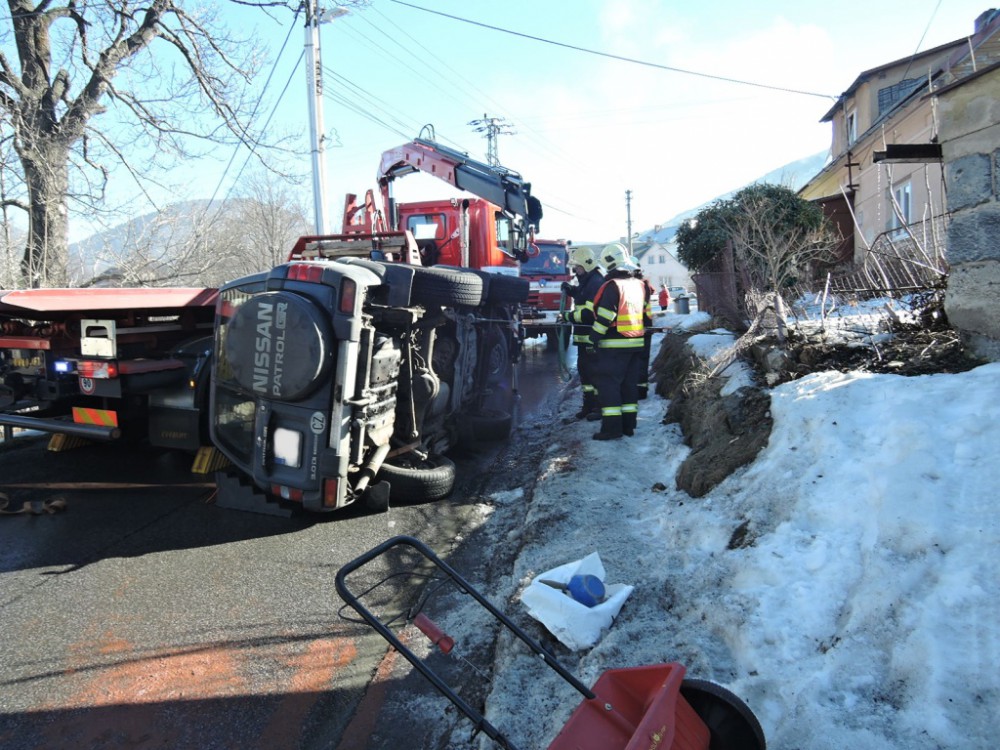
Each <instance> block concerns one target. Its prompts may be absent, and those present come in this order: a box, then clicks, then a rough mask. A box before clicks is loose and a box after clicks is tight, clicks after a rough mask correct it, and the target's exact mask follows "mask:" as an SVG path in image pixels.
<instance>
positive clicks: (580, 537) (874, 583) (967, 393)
mask: <svg viewBox="0 0 1000 750" xmlns="http://www.w3.org/2000/svg"><path fill="white" fill-rule="evenodd" d="M704 319H705V317H704V316H703V314H700V313H698V314H693V315H690V316H675V315H666V316H665V317H663V318H662V321H663V322H665V323H666V324H667V325H678V324H680V323H681V322H682V321H683V322H684V324H685V325H691V324H694V323H697V322H699V321H702V320H704ZM728 341H730V338H729V337H727V336H726V335H724V333H723V332H718V331H717V332H713V333H707V334H700V335H696V336H695V337H693V339H692V341H691V345H692V346H693V347H695V348H696V349H698V350H699V352H700V353H701V354H702V356H708V355H710V354H711V352H712V351H713V350H715V349H717V348H718V347H720V346H723V345H725V344H726V343H727V342H728ZM658 345H659V339H657V340H655V341H654V351H655V347H657V346H658ZM727 373H728V374H729V375H730V376H731V377H732V378H734V381H733V383H732V385H733V386H734V387H735V386H736V385H738V384H739V379H740V378H745V377H746V374H745V373H742V372H740V371H739V370H738V368H730V370H727ZM578 396H579V394H578V392H577V393H574V394H571V396H570V398H568V399H567V400H566V401H564V402H563V405H562V406H561V407H560V414H559V415H558V416H559V417H568V416H570V415H571V414H572V413H573V412H575V411H576V410H577V408H578V402H579V398H578ZM665 406H666V401H664V400H663V399H661V398H659V397H657V396H655V395H653V394H651V395H650V397H649V398H648V399H647V400H644V401H642V402H641V406H640V415H639V428H638V431H637V434H636V436H635V437H633V438H625V439H622V440H620V441H615V442H610V443H609V442H596V441H593V440H591V434H592V433H593V432H594V431H595V429H596V428H595V424H594V423H587V422H575V421H573V422H571V424H569V425H568V426H566V427H565V428H564V429H561V430H559V431H558V432H557V434H558V438H557V439H558V442H557V443H556V444H553V445H551V447H550V448H549V450H548V452H547V454H546V455H545V456H544V459H543V462H542V465H541V475H540V477H539V480H538V483H537V485H536V488H535V492H534V498H533V500H532V502H531V504H530V507H529V509H528V515H527V521H526V524H525V525H524V527H523V528H521V529H517V530H516V531H514V532H512V539H511V542H512V543H520V542H521V541H523V542H524V547H523V549H522V550H521V552H520V555H519V557H518V559H517V562H516V568H515V570H514V572H513V577H512V579H510V581H508V582H507V586H508V588H509V589H510V590H509V591H506V592H503V591H501V592H498V593H500V594H503V595H504V596H508V595H509V596H511V597H512V598H511V599H509V600H507V601H509V602H512V603H511V604H510V605H509V606H511V607H520V606H521V605H520V603H518V601H517V595H518V593H519V592H520V591H521V590H523V588H524V587H526V586H527V585H528V584H529V583H530V581H531V579H532V578H533V577H535V576H537V575H538V574H539V573H541V572H543V571H545V570H548V569H550V568H553V567H556V566H558V565H561V564H563V563H567V562H570V561H573V560H577V559H580V558H582V557H583V556H585V555H587V554H588V553H591V552H598V553H599V554H600V557H601V559H602V561H603V562H604V565H605V568H606V570H607V578H606V582H607V583H626V584H630V585H632V586H634V587H635V590H634V592H633V593H632V594H631V596H630V597H629V598H628V600H627V601H626V602H625V604H624V607H623V608H622V610H621V613H620V615H619V616H618V618H617V620H616V621H615V622H614V624H613V625H612V627H611V628H610V629H609V630H607V631H606V632H604V634H603V635H602V636H601V638H600V640H599V641H598V642H597V644H596V645H595V646H593V647H592V648H589V649H584V650H581V651H576V652H573V651H570V650H568V649H566V648H563V647H561V646H558V644H557V645H556V647H557V650H558V652H559V656H560V659H561V661H563V662H564V663H565V664H566V666H567V667H569V668H570V670H571V671H573V672H574V673H575V674H576V675H577V676H578V677H580V678H581V680H582V681H583V682H585V683H587V684H591V683H593V682H594V680H596V678H597V677H598V676H599V675H600V673H601V672H603V671H604V670H606V669H609V668H616V667H626V666H638V665H643V664H656V663H661V662H668V661H679V662H681V663H683V664H684V665H686V666H687V668H688V674H689V676H693V677H699V678H704V679H709V680H712V681H714V682H717V683H720V684H722V685H724V686H726V687H728V688H729V689H730V690H732V691H733V692H734V693H736V694H737V695H739V696H740V697H742V698H743V699H744V700H745V701H746V703H747V704H748V705H749V706H750V707H751V708H752V709H753V711H754V712H755V713H756V715H757V717H758V718H759V719H760V722H761V724H762V726H763V728H764V731H765V734H766V736H767V740H768V747H769V748H772V750H798V749H801V750H826V749H827V748H829V749H830V750H833V749H834V748H836V750H842V749H843V748H848V747H850V748H854V749H855V750H876V749H877V750H884V749H885V748H899V749H900V750H902V749H904V748H905V749H906V750H914V749H922V748H928V749H930V748H956V749H957V748H965V749H967V748H989V747H995V746H996V745H997V740H996V737H997V735H998V734H1000V669H998V664H1000V514H998V513H997V508H996V503H997V497H998V495H1000V363H995V364H989V365H984V366H981V367H979V368H977V369H975V370H972V371H970V372H966V373H962V374H953V375H929V376H921V377H913V378H905V377H901V376H893V375H872V374H865V373H849V374H842V373H837V372H827V373H820V374H815V375H811V376H808V377H805V378H802V379H801V380H798V381H795V382H792V383H788V384H785V385H782V386H779V387H777V388H775V389H774V390H773V391H772V415H773V418H774V427H773V432H772V435H771V439H770V442H769V444H768V446H767V447H766V448H765V449H764V450H763V451H762V452H761V453H760V455H759V456H758V457H757V459H756V461H755V462H754V463H752V464H751V465H749V466H747V467H745V468H743V469H740V470H739V471H737V472H736V473H735V474H734V475H732V476H731V477H729V478H728V479H727V480H726V481H725V482H723V483H722V484H721V485H719V486H718V487H716V488H715V489H714V490H713V491H712V492H711V493H709V494H708V495H706V496H705V497H702V498H698V499H694V498H691V497H690V496H688V495H687V494H686V493H684V492H683V491H679V490H677V489H675V484H674V475H675V473H676V471H677V468H678V466H679V465H680V463H681V462H682V461H683V459H684V457H685V456H686V455H687V453H688V450H689V449H688V448H687V447H686V446H685V445H684V442H683V439H682V436H681V433H680V430H679V428H678V426H677V425H664V424H662V416H663V413H664V409H665ZM493 501H494V502H495V503H497V504H498V505H499V506H503V505H504V504H507V503H523V502H524V499H523V497H522V496H520V495H519V493H518V492H516V491H515V492H510V493H502V494H499V495H497V496H495V497H494V498H493ZM500 512H502V510H501V511H500ZM487 523H488V521H487ZM495 593H497V592H495ZM538 628H540V626H538ZM536 631H538V629H537V628H536ZM539 632H540V631H539ZM579 701H580V698H579V695H578V694H577V693H576V692H575V691H573V690H572V689H571V688H569V687H568V686H566V685H565V684H564V683H563V682H562V681H561V680H560V678H559V677H558V676H557V675H556V673H555V672H553V671H552V670H551V669H549V668H548V667H546V666H545V665H544V664H543V663H541V662H540V660H539V659H538V658H537V657H534V656H532V655H530V654H529V653H528V652H527V650H526V649H525V648H523V646H521V645H520V644H518V643H516V642H513V641H512V640H511V639H507V638H502V639H501V648H500V655H499V659H498V662H497V664H496V671H495V672H494V681H493V690H492V693H491V695H490V698H489V700H488V708H487V718H488V719H490V721H492V722H493V723H494V724H496V725H498V726H499V727H500V728H501V729H503V730H504V731H505V732H506V733H507V734H508V735H509V736H510V738H511V739H512V740H513V741H514V742H515V743H516V744H517V745H518V746H519V747H522V748H543V747H545V746H546V745H547V744H548V743H549V742H550V741H551V739H552V738H553V737H554V736H555V734H556V733H557V732H558V731H559V729H560V728H561V727H562V726H563V724H564V723H565V722H566V720H567V718H568V717H569V714H570V713H571V712H572V709H573V708H574V707H575V706H576V705H577V704H578V703H579ZM491 746H492V744H491V742H490V741H488V740H486V739H485V738H483V742H482V747H484V748H485V747H491Z"/></svg>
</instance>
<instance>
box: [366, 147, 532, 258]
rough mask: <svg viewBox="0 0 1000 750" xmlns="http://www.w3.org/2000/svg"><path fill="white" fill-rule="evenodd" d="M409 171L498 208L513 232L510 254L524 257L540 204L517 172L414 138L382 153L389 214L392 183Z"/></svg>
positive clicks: (381, 181) (382, 187) (392, 218)
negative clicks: (433, 179)
mask: <svg viewBox="0 0 1000 750" xmlns="http://www.w3.org/2000/svg"><path fill="white" fill-rule="evenodd" d="M412 172H424V173H425V174H429V175H432V176H434V177H437V178H438V179H441V180H444V181H445V182H447V183H449V184H450V185H453V186H454V187H456V188H458V189H460V190H465V191H467V192H469V193H472V194H473V195H476V196H478V197H480V198H483V199H485V200H488V201H489V202H490V203H493V204H494V205H496V206H499V207H500V209H501V211H502V212H503V214H504V216H506V217H507V218H508V219H510V220H511V222H512V228H513V229H514V236H515V240H514V242H513V243H512V247H511V248H510V251H511V254H512V255H513V256H514V257H515V258H518V259H519V260H524V259H525V258H526V257H527V255H528V249H529V246H530V235H532V234H533V232H534V231H535V230H537V229H538V224H539V222H540V221H541V218H542V204H541V202H540V201H539V200H538V199H537V198H535V197H533V196H532V195H531V184H530V183H527V182H525V181H524V180H523V179H522V178H521V175H519V174H518V173H517V172H513V171H511V170H509V169H505V168H503V167H493V166H490V165H489V164H486V163H484V162H480V161H476V160H475V159H471V158H470V157H469V156H468V155H467V154H463V153H461V152H459V151H456V150H454V149H451V148H448V147H446V146H442V145H441V144H439V143H436V142H434V141H431V140H427V139H424V138H417V139H415V140H413V141H411V142H410V143H407V144H404V145H402V146H398V147H396V148H394V149H390V150H389V151H386V152H385V153H383V154H382V163H381V164H380V165H379V171H378V185H379V190H380V191H381V193H382V200H383V204H384V205H385V206H386V207H387V209H388V210H389V211H390V212H394V211H395V204H394V201H393V198H392V183H393V181H394V180H395V179H396V178H397V177H402V176H404V175H407V174H410V173H412ZM389 221H390V225H391V226H395V225H396V217H395V216H393V215H390V217H389Z"/></svg>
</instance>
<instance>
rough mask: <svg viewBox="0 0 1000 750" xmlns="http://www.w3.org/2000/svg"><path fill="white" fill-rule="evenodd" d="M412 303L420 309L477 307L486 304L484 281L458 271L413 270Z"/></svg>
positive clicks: (437, 269)
mask: <svg viewBox="0 0 1000 750" xmlns="http://www.w3.org/2000/svg"><path fill="white" fill-rule="evenodd" d="M410 299H411V301H412V302H414V303H416V304H418V305H442V306H449V305H459V306H464V307H478V306H479V305H481V304H482V303H483V280H482V279H480V278H479V277H478V276H476V275H475V274H473V273H468V272H466V271H460V270H457V269H451V268H437V267H430V268H422V267H419V266H414V267H413V287H412V289H411V291H410Z"/></svg>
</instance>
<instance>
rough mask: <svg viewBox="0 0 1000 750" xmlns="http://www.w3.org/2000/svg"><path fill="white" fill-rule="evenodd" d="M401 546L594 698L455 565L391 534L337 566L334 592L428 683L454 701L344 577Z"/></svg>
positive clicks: (473, 715) (415, 541) (423, 546)
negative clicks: (350, 587)
mask: <svg viewBox="0 0 1000 750" xmlns="http://www.w3.org/2000/svg"><path fill="white" fill-rule="evenodd" d="M401 545H405V546H408V547H412V548H413V549H414V550H416V551H417V552H419V553H420V554H421V555H423V556H424V557H425V558H427V560H429V561H430V562H432V563H433V564H434V565H435V566H437V567H438V568H439V569H440V570H441V571H443V572H444V573H445V575H447V576H448V577H449V578H450V579H451V580H452V582H453V583H454V584H455V585H456V586H458V588H459V589H460V590H461V591H462V592H463V593H466V594H468V595H469V596H471V597H472V598H473V599H475V600H476V602H478V603H479V605H480V606H482V607H483V608H484V609H486V611H487V612H489V613H490V614H491V615H493V617H495V618H496V619H497V620H499V621H500V622H501V623H502V624H503V625H504V627H506V628H507V629H508V630H510V631H511V632H512V633H513V634H514V635H515V636H516V637H517V638H518V639H519V640H520V641H521V642H522V643H524V644H525V645H526V646H527V647H528V648H529V649H531V650H532V651H533V652H534V653H535V654H537V655H538V656H540V657H542V660H543V661H544V662H545V663H546V664H548V666H549V667H551V668H552V669H554V670H555V671H556V673H558V675H559V676H560V677H562V678H563V679H564V680H565V681H566V682H568V683H569V684H570V685H571V686H572V687H573V688H574V689H576V690H577V692H579V693H580V694H581V695H583V697H584V698H587V699H591V698H593V697H594V693H593V692H592V691H591V690H590V688H588V687H587V686H586V685H584V684H583V683H582V682H580V681H579V680H578V679H577V678H576V677H574V676H573V674H572V673H570V672H569V671H568V670H567V669H566V668H565V667H564V666H563V665H562V664H560V663H559V662H558V661H557V660H556V658H555V657H554V656H553V655H552V654H551V653H549V652H548V651H547V650H546V649H545V648H543V647H542V646H541V644H539V643H538V642H537V641H535V640H533V639H532V638H531V636H529V635H528V634H527V633H525V632H524V631H523V630H522V629H521V628H519V627H518V626H517V625H516V624H515V623H514V622H513V621H512V620H511V619H510V618H509V617H507V616H506V615H505V614H504V613H503V612H501V611H500V610H498V609H497V608H496V607H494V606H493V604H492V603H491V602H490V601H489V600H488V599H486V597H484V596H483V595H482V594H480V593H479V592H478V591H477V590H476V589H475V587H473V586H472V584H470V583H469V582H468V581H466V580H465V579H464V578H462V576H461V575H459V573H458V572H457V571H456V570H455V569H454V568H452V567H451V566H450V565H448V563H446V562H445V561H444V560H442V559H441V558H439V557H438V556H437V555H435V554H434V552H433V551H431V549H430V548H429V547H428V546H427V545H426V544H424V543H423V542H421V541H420V540H419V539H416V538H414V537H412V536H394V537H391V538H389V539H386V540H385V541H384V542H382V544H380V545H378V546H377V547H373V548H372V549H370V550H368V551H367V552H365V553H363V554H361V555H360V556H358V557H356V558H355V559H354V560H351V561H350V562H348V563H346V564H345V565H344V566H343V567H342V568H340V570H338V571H337V577H336V581H335V583H336V587H337V593H338V594H339V595H340V598H341V599H343V600H344V601H345V602H346V603H347V604H348V605H349V606H350V607H351V608H352V609H353V610H354V611H355V612H357V613H358V614H359V615H361V617H362V618H363V619H364V620H365V622H367V623H368V624H369V625H371V626H372V627H373V628H374V629H375V630H376V631H377V632H378V633H379V635H381V636H382V637H383V638H384V639H385V640H387V641H388V642H389V643H391V644H392V645H393V647H395V648H396V650H397V651H399V652H400V653H401V654H402V655H403V656H404V658H406V660H407V661H409V662H410V663H411V664H413V666H414V667H416V669H417V670H418V671H419V672H420V673H421V674H423V675H424V677H426V678H427V679H428V680H429V681H430V682H431V684H433V685H434V686H435V687H436V688H438V690H439V691H441V692H442V693H443V694H444V695H446V696H447V697H448V698H450V699H452V701H453V702H455V697H456V696H454V693H453V691H451V690H450V689H448V688H447V687H446V686H445V685H444V684H443V683H442V681H441V680H440V678H438V676H437V675H435V674H434V673H433V672H431V671H430V670H429V669H427V667H426V666H425V665H424V664H423V662H421V661H420V660H419V659H418V658H417V657H416V656H415V655H414V654H413V653H412V652H411V651H410V650H409V649H408V648H406V647H405V646H404V645H403V644H402V643H400V641H399V639H398V638H397V637H396V636H395V634H393V633H392V631H390V630H389V628H387V627H386V626H385V624H384V623H383V622H382V621H381V620H379V619H378V618H377V617H376V616H375V615H373V614H372V613H371V612H369V611H368V609H367V608H366V607H365V606H364V605H363V604H362V603H361V602H360V601H358V597H356V596H355V595H354V594H353V593H351V591H350V589H348V587H347V580H346V579H347V576H348V575H349V574H350V573H353V572H354V571H356V570H357V569H358V568H360V567H362V566H364V565H366V564H367V563H370V562H371V561H372V560H374V559H375V558H376V557H379V556H380V555H383V554H385V553H386V552H387V551H388V550H390V549H392V548H393V547H398V546H401ZM418 627H419V626H418ZM442 635H443V633H442ZM445 637H447V636H445ZM431 640H434V638H431ZM439 647H440V646H439ZM455 703H456V705H457V706H458V707H459V708H460V709H462V711H463V712H464V713H465V714H466V716H469V717H470V718H473V719H474V720H479V721H483V722H485V719H483V718H482V716H480V715H479V714H478V713H476V712H474V711H473V712H472V713H469V711H471V709H469V710H468V711H467V710H466V709H467V708H468V707H467V706H464V705H463V704H462V702H461V701H458V702H455ZM490 736H492V735H490Z"/></svg>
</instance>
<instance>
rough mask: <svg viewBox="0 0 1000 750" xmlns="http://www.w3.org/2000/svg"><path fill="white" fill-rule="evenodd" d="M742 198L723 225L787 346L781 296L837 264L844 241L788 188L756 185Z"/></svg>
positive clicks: (752, 289)
mask: <svg viewBox="0 0 1000 750" xmlns="http://www.w3.org/2000/svg"><path fill="white" fill-rule="evenodd" d="M739 198H740V200H738V201H734V203H733V205H732V207H731V208H730V210H729V211H728V212H727V213H726V215H725V218H724V224H725V227H726V229H727V230H728V232H729V236H730V238H731V239H732V244H733V249H734V251H735V254H736V258H737V260H738V262H739V264H740V266H741V268H742V270H743V272H744V273H745V274H746V277H747V278H748V279H749V287H750V290H751V293H752V294H756V295H758V296H759V297H761V298H762V299H763V301H764V305H765V306H769V307H772V309H773V310H774V313H775V317H776V327H777V334H778V338H779V340H782V341H783V340H784V329H785V310H784V300H783V298H782V296H781V293H782V291H783V290H785V289H786V288H788V287H789V286H791V285H792V284H793V283H795V282H797V281H800V280H803V279H807V278H809V277H810V276H811V274H812V272H813V268H814V266H815V264H817V263H821V262H826V263H829V262H832V261H833V259H834V256H835V251H836V248H837V245H838V243H839V242H840V238H839V237H838V236H837V235H836V234H835V233H834V232H833V230H832V229H831V227H830V225H829V223H828V222H827V221H826V220H825V219H824V218H823V216H822V213H821V212H820V211H819V210H818V209H816V208H815V207H814V206H811V205H810V204H808V203H807V202H805V201H802V199H800V198H798V196H796V195H795V194H794V193H792V192H791V191H790V190H787V189H786V188H780V187H777V186H766V185H765V186H753V187H752V188H748V189H745V190H744V191H742V192H741V193H740V194H739Z"/></svg>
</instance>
